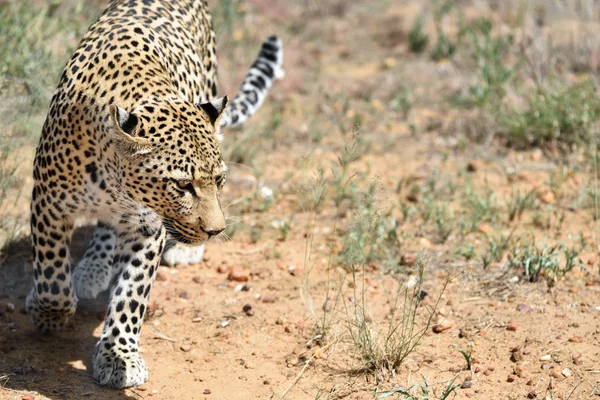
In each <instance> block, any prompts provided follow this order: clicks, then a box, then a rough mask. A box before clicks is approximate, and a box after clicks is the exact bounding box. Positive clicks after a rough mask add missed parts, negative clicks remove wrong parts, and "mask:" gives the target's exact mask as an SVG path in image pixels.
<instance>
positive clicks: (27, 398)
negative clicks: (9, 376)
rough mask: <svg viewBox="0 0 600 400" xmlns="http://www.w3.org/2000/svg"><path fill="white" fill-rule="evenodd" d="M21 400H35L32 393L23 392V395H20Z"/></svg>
mask: <svg viewBox="0 0 600 400" xmlns="http://www.w3.org/2000/svg"><path fill="white" fill-rule="evenodd" d="M21 400H35V396H34V395H32V394H29V393H27V394H24V395H23V396H21Z"/></svg>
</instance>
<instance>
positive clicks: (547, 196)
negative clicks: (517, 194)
mask: <svg viewBox="0 0 600 400" xmlns="http://www.w3.org/2000/svg"><path fill="white" fill-rule="evenodd" d="M538 198H539V199H540V200H541V201H542V202H543V203H546V204H554V202H555V201H556V196H555V195H554V192H552V191H550V190H547V191H545V192H541V193H539V194H538Z"/></svg>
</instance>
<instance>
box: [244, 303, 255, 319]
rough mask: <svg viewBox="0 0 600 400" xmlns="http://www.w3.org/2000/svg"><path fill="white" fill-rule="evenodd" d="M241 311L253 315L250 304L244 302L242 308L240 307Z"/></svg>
mask: <svg viewBox="0 0 600 400" xmlns="http://www.w3.org/2000/svg"><path fill="white" fill-rule="evenodd" d="M242 311H243V312H244V313H245V314H246V315H247V316H249V317H251V316H253V315H254V309H253V308H252V305H251V304H246V305H245V306H244V308H242Z"/></svg>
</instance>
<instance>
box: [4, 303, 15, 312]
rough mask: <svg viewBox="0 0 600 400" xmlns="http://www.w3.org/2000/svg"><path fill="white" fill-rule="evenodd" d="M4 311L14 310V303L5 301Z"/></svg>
mask: <svg viewBox="0 0 600 400" xmlns="http://www.w3.org/2000/svg"><path fill="white" fill-rule="evenodd" d="M6 311H8V312H9V313H12V312H15V305H14V304H13V303H6Z"/></svg>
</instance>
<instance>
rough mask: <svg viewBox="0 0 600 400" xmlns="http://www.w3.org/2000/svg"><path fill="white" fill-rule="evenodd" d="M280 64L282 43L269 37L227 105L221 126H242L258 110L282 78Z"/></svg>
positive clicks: (275, 37)
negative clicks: (270, 90) (270, 89)
mask: <svg viewBox="0 0 600 400" xmlns="http://www.w3.org/2000/svg"><path fill="white" fill-rule="evenodd" d="M282 62H283V43H282V42H281V39H279V38H278V37H277V36H271V37H269V38H268V39H267V40H265V41H264V42H263V44H262V47H261V49H260V53H258V57H257V58H256V61H254V64H252V66H251V67H250V70H249V71H248V74H247V75H246V78H245V79H244V82H243V83H242V86H241V87H240V90H239V91H238V92H237V94H236V95H235V97H234V98H233V100H232V101H230V102H229V104H228V105H227V114H226V115H225V116H223V117H222V118H221V125H222V126H237V125H240V124H243V123H244V122H246V120H247V119H248V118H250V116H251V115H252V114H254V113H255V112H256V111H257V110H258V109H259V108H260V106H261V105H262V103H263V101H264V100H265V97H267V92H268V91H269V88H270V87H271V85H273V82H274V81H275V80H277V79H281V78H283V76H284V71H283V68H282Z"/></svg>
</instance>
